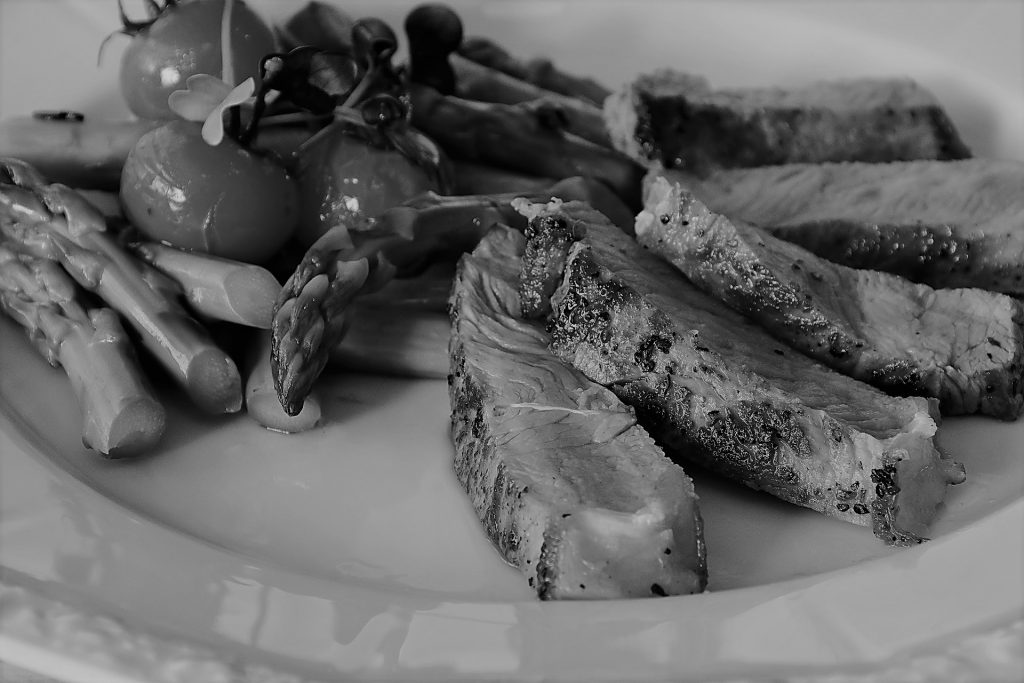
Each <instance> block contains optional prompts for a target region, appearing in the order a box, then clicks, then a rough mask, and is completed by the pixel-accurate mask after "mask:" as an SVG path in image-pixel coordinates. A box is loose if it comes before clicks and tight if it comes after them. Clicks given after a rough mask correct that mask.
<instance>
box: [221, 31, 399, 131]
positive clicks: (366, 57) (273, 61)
mask: <svg viewBox="0 0 1024 683" xmlns="http://www.w3.org/2000/svg"><path fill="white" fill-rule="evenodd" d="M351 38H352V41H351V42H352V49H351V50H350V51H345V52H340V51H331V50H323V49H320V48H317V47H312V46H300V47H296V48H294V49H293V50H291V51H289V52H286V53H276V54H271V55H267V56H266V57H265V58H264V59H263V62H262V64H261V67H260V75H261V81H260V86H259V88H258V89H257V91H256V95H255V104H254V107H253V117H252V118H251V119H250V121H249V124H248V126H246V130H245V131H244V132H243V133H242V135H241V140H242V141H243V142H245V141H250V140H251V139H252V138H254V137H255V136H256V135H257V131H258V125H259V120H260V117H261V116H262V114H263V112H264V111H265V109H266V105H267V101H268V98H269V97H270V96H271V94H272V93H273V94H275V95H276V97H277V99H278V100H284V101H287V102H289V103H291V104H292V105H294V106H295V107H298V108H299V109H302V110H304V111H307V112H309V113H311V114H313V115H319V116H322V115H332V116H333V117H334V118H335V119H338V120H341V121H344V122H345V123H346V124H348V125H349V126H351V127H353V128H357V129H360V131H361V133H362V134H363V135H364V136H370V137H374V136H378V134H379V133H381V132H382V131H384V130H386V129H389V128H391V127H393V126H401V125H404V124H406V123H408V120H409V98H408V89H407V87H406V79H405V74H404V72H403V70H402V69H401V68H400V67H396V66H395V65H394V64H392V62H391V58H392V57H393V56H394V54H395V51H396V50H397V49H398V39H397V38H396V37H395V34H394V32H393V31H392V30H391V27H390V26H388V25H387V24H386V23H384V22H383V21H381V20H380V19H374V18H369V19H361V20H360V21H357V22H356V23H355V24H354V25H353V26H352V29H351Z"/></svg>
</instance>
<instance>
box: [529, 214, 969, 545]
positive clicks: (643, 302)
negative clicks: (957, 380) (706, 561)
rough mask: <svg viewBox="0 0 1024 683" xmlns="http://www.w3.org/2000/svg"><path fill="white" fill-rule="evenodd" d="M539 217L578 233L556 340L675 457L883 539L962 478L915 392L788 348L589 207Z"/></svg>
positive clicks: (902, 534)
mask: <svg viewBox="0 0 1024 683" xmlns="http://www.w3.org/2000/svg"><path fill="white" fill-rule="evenodd" d="M542 219H545V220H547V221H548V224H553V223H557V222H558V221H562V222H564V223H565V225H563V226H562V227H561V228H560V229H562V230H569V231H571V233H570V234H576V235H580V239H579V241H577V242H576V243H575V244H573V245H572V246H571V247H570V250H569V254H568V256H567V257H566V268H565V273H564V277H563V280H562V283H561V285H560V286H559V287H558V289H557V290H556V292H555V295H554V297H553V298H552V302H551V303H552V309H553V314H552V319H551V321H550V327H551V329H552V350H553V351H555V353H556V354H557V355H558V356H560V357H561V358H564V359H566V360H567V361H569V362H571V363H572V364H573V365H575V366H576V367H577V368H579V369H580V370H582V371H583V372H584V373H585V374H586V375H587V376H588V377H590V378H591V379H593V380H594V381H596V382H600V383H601V384H604V385H605V386H608V387H609V388H611V389H612V390H613V391H615V393H616V394H617V395H618V396H619V397H620V398H622V399H623V400H624V401H626V402H627V403H629V404H630V405H632V406H633V407H634V408H635V409H636V411H637V417H638V419H639V420H640V422H641V424H643V425H644V426H645V427H646V428H647V429H648V430H649V431H650V432H651V433H652V435H654V436H655V438H656V439H658V440H659V442H660V443H662V444H663V445H664V446H665V447H666V449H667V450H668V452H669V453H670V454H672V455H673V457H678V458H681V459H683V460H684V461H686V462H693V463H699V464H701V465H702V466H704V467H707V468H709V469H711V470H714V471H717V472H719V473H721V474H723V475H725V476H727V477H730V478H732V479H735V480H737V481H740V482H742V483H744V484H746V485H748V486H750V487H752V488H756V489H761V490H765V491H767V492H769V493H771V494H773V495H775V496H777V497H779V498H781V499H783V500H787V501H789V502H792V503H795V504H798V505H803V506H805V507H809V508H811V509H814V510H817V511H819V512H821V513H823V514H826V515H829V516H832V517H836V518H839V519H843V520H846V521H849V522H853V523H857V524H863V525H869V526H872V528H873V529H874V531H875V534H876V535H877V536H879V537H880V538H882V539H883V540H885V541H886V542H887V543H892V544H897V545H906V544H910V543H914V542H917V541H920V540H921V539H922V538H924V535H925V534H926V528H927V525H928V524H929V523H930V521H931V520H932V518H933V517H934V515H935V513H936V510H937V508H938V506H939V505H940V503H941V501H942V499H943V497H944V495H945V489H946V486H947V485H948V484H952V483H958V482H960V481H962V480H963V469H962V467H961V466H960V465H958V464H956V463H954V462H952V461H951V460H948V459H946V458H944V457H943V456H942V455H941V454H940V453H939V452H938V451H937V450H936V448H935V446H934V444H933V442H932V439H933V437H934V434H935V430H936V424H935V422H934V420H933V418H932V417H931V416H930V414H929V411H930V406H929V404H928V402H927V401H926V400H925V399H921V398H894V397H890V396H887V395H885V394H883V393H882V392H879V391H878V390H876V389H873V388H871V387H870V386H868V385H866V384H863V383H860V382H857V381H855V380H852V379H850V378H848V377H845V376H843V375H840V374H838V373H835V372H833V371H831V370H829V369H828V368H826V367H824V366H822V365H820V364H818V363H815V362H814V361H812V360H811V359H809V358H807V357H805V356H802V355H800V354H798V353H794V352H791V351H787V350H784V349H783V348H781V345H780V344H779V342H777V341H775V340H774V339H772V338H771V337H770V336H768V335H767V333H765V332H764V331H762V330H761V329H760V328H758V327H756V326H755V325H754V324H753V323H751V322H750V321H748V320H746V319H744V318H743V317H742V316H740V315H739V314H738V313H735V312H734V311H732V310H730V309H728V308H727V307H724V306H723V305H722V304H721V303H720V302H718V301H717V300H714V299H711V298H709V297H708V296H707V295H705V294H704V293H703V292H701V291H699V290H698V289H696V288H695V287H694V286H693V285H691V284H690V283H689V282H688V281H687V280H685V279H684V278H683V277H682V276H680V275H679V274H678V273H677V272H675V271H674V269H673V268H672V267H671V266H670V265H669V264H667V263H665V262H663V261H661V260H660V259H658V258H657V257H655V256H654V255H652V254H650V253H648V252H645V251H644V250H643V249H642V248H640V247H639V245H637V244H636V243H635V242H633V241H632V240H630V239H629V238H628V237H626V236H624V235H622V233H621V232H619V231H617V230H616V229H615V228H614V227H613V226H610V225H609V224H608V223H607V221H605V220H604V219H603V218H602V217H601V216H600V214H597V213H596V212H593V211H590V210H588V209H587V208H586V207H581V206H579V205H576V204H572V203H570V204H565V205H562V206H557V205H550V206H549V207H548V209H547V211H546V212H544V213H543V214H541V215H540V216H538V217H536V218H534V219H533V221H534V223H535V225H536V227H537V228H538V229H541V228H542V227H543V225H542V224H541V222H540V221H541V220H542ZM876 480H877V481H876ZM879 482H884V485H881V484H879Z"/></svg>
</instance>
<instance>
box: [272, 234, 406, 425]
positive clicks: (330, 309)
mask: <svg viewBox="0 0 1024 683" xmlns="http://www.w3.org/2000/svg"><path fill="white" fill-rule="evenodd" d="M390 271H391V266H390V264H388V263H387V262H386V261H385V260H384V259H383V257H382V256H381V254H380V253H379V251H378V250H377V249H376V248H375V247H373V246H370V247H366V248H363V249H359V248H355V247H354V246H353V245H352V242H351V239H350V238H349V235H348V231H347V230H345V229H344V228H343V227H341V226H339V227H338V228H335V229H332V230H329V231H328V232H326V233H325V234H324V235H323V236H322V237H320V239H318V240H317V241H316V242H314V243H313V245H312V246H311V247H310V248H309V250H308V251H307V252H306V255H305V256H304V257H303V259H302V262H301V263H299V266H298V267H297V268H296V270H295V272H294V273H293V274H292V275H291V277H289V278H288V281H287V282H285V284H284V287H282V289H281V294H280V295H279V296H278V299H277V302H276V303H275V306H274V318H273V321H272V325H271V330H272V332H273V349H272V352H271V356H270V363H271V369H272V372H273V375H274V386H275V388H276V389H277V395H278V398H279V399H280V401H281V406H282V407H283V408H284V411H285V412H286V413H287V414H288V415H292V416H295V415H298V414H299V412H300V411H301V410H302V404H303V400H304V399H305V397H306V395H307V394H309V391H310V389H311V388H312V386H313V382H314V380H316V378H317V377H319V376H320V373H321V372H322V371H323V369H324V366H325V365H326V364H327V356H328V352H327V350H328V349H330V348H331V347H332V346H334V345H335V344H337V343H338V341H339V340H340V339H341V337H342V336H343V334H344V331H345V315H344V313H345V309H346V308H347V307H348V304H349V303H350V302H351V301H352V299H353V298H354V297H355V296H356V294H357V293H359V292H360V291H362V290H371V291H372V290H373V289H375V288H376V287H375V286H376V285H378V284H383V283H384V282H386V281H387V280H388V279H389V278H390Z"/></svg>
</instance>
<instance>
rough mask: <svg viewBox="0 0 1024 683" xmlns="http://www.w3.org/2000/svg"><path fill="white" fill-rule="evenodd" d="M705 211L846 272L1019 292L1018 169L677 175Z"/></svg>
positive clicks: (847, 167)
mask: <svg viewBox="0 0 1024 683" xmlns="http://www.w3.org/2000/svg"><path fill="white" fill-rule="evenodd" d="M678 178H680V179H681V180H682V182H684V184H686V185H687V186H688V187H689V188H690V189H691V190H692V191H693V192H694V194H696V195H697V197H698V198H700V200H701V201H702V202H703V203H704V204H706V205H707V206H708V208H710V209H711V210H712V211H715V212H717V213H722V214H725V215H727V216H729V217H730V218H738V219H741V220H744V221H747V222H749V223H753V224H755V225H758V226H760V227H762V228H764V229H765V230H767V231H768V232H770V233H772V234H773V235H775V236H776V237H780V238H782V239H784V240H787V241H790V242H795V243H797V244H800V245H801V246H803V247H805V248H807V249H809V250H811V251H813V252H814V253H815V254H818V255H819V256H822V257H824V258H827V259H828V260H830V261H835V262H836V263H842V264H843V265H847V266H851V267H853V268H872V269H875V270H883V271H886V272H890V273H896V274H898V275H902V276H904V277H906V278H908V279H910V280H913V281H914V282H923V283H925V284H927V285H931V286H932V287H980V288H982V289H990V290H993V291H996V292H1004V293H1006V294H1013V295H1016V296H1022V295H1024V192H1022V188H1024V164H1022V163H1021V162H1019V161H997V160H992V159H970V160H965V161H951V162H935V161H932V162H929V161H916V162H908V163H893V164H855V163H849V164H793V165H789V166H777V167H770V168H769V167H766V168H756V169H736V170H732V171H719V172H716V173H714V174H712V175H710V176H708V177H706V178H703V179H700V178H696V177H694V176H692V175H690V174H686V175H680V176H678Z"/></svg>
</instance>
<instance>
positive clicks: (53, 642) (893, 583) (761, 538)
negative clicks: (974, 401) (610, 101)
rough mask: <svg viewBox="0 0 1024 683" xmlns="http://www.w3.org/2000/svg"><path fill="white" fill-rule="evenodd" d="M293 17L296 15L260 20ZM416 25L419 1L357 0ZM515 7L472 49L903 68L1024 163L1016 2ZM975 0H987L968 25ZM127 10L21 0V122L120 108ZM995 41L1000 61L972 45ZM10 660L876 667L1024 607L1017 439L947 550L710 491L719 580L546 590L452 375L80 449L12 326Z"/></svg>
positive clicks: (0, 411) (2, 614)
mask: <svg viewBox="0 0 1024 683" xmlns="http://www.w3.org/2000/svg"><path fill="white" fill-rule="evenodd" d="M254 4H255V5H256V6H257V7H258V8H259V9H260V10H261V11H263V12H264V13H265V14H267V15H268V16H271V17H280V16H282V15H285V14H286V13H287V11H288V9H289V7H290V8H291V9H294V8H295V7H297V5H291V6H287V5H284V4H280V3H273V2H269V1H266V2H258V3H254ZM347 7H348V8H350V9H351V10H352V11H353V13H354V14H356V15H366V14H371V13H374V14H378V15H381V16H384V17H385V18H388V19H393V20H394V23H393V25H396V26H400V22H401V17H403V16H404V14H405V11H406V10H407V9H408V5H402V4H385V5H379V4H378V5H370V4H367V3H363V4H359V3H349V4H348V5H347ZM941 7H942V8H943V9H942V11H941V12H937V11H934V10H933V9H932V8H931V7H930V5H929V4H927V3H922V2H914V3H896V4H890V3H877V4H876V3H870V2H869V3H864V2H857V3H841V2H829V3H814V4H812V3H792V4H786V3H777V2H741V1H733V2H728V3H719V4H712V3H710V2H708V3H700V2H681V3H649V4H644V3H632V2H631V3H583V2H561V3H525V4H524V3H506V2H490V3H478V4H472V5H466V6H460V10H461V13H462V15H463V18H464V21H465V24H466V26H467V32H469V33H477V34H486V35H490V36H493V37H497V38H499V39H501V40H502V41H503V42H504V43H506V44H507V45H508V46H509V47H510V48H512V49H513V51H515V52H518V53H520V54H524V55H538V54H547V55H550V56H552V57H554V58H555V59H556V60H557V61H558V62H559V63H560V64H561V65H562V66H563V67H564V68H565V69H567V70H571V71H576V72H579V73H587V74H593V75H595V76H597V77H599V78H601V79H602V80H604V81H605V82H606V83H607V84H609V85H612V86H615V85H618V84H619V83H621V82H623V81H625V80H626V79H628V78H630V77H631V76H632V75H634V74H635V73H636V72H638V71H640V70H645V69H651V68H654V67H658V66H664V65H674V66H677V67H681V68H685V69H688V70H691V71H694V72H698V73H703V74H705V75H707V76H709V77H710V78H711V80H712V82H714V83H715V84H718V85H756V84H780V85H787V84H790V85H792V84H799V83H804V82H806V81H809V80H813V79H816V78H824V77H838V76H859V75H878V76H881V75H908V76H912V77H915V78H917V79H918V80H920V81H921V82H922V83H923V84H924V85H926V86H927V87H929V88H930V89H932V90H933V92H935V93H936V95H937V96H938V97H939V99H940V100H941V101H942V102H943V104H944V105H945V106H946V107H947V109H948V110H949V112H950V114H951V116H952V118H953V119H954V121H955V122H956V124H957V125H958V126H959V127H960V130H961V132H962V133H963V136H964V137H965V139H966V141H967V142H968V144H969V145H970V146H971V147H972V148H973V149H974V150H975V152H976V153H977V154H978V155H979V156H993V157H1009V158H1017V159H1024V130H1022V124H1021V122H1022V121H1024V95H1022V93H1021V90H1020V87H1021V83H1024V74H1022V73H1021V70H1022V69H1024V67H1022V66H1021V65H1022V64H1024V54H1022V50H1024V47H1022V41H1021V28H1020V27H1021V26H1022V25H1024V24H1022V21H1024V5H1021V4H1020V3H1019V2H1005V3H1000V2H989V3H982V4H981V5H970V4H969V3H962V4H958V3H943V4H942V5H941ZM974 8H978V9H977V11H975V9H974ZM116 21H117V12H116V4H115V2H114V1H113V0H110V1H109V2H107V1H103V2H98V1H97V2H56V1H54V2H28V1H27V0H5V1H4V2H3V3H0V115H3V116H9V115H14V114H24V113H27V112H29V111H31V110H33V109H67V108H77V109H81V110H83V111H85V112H87V113H88V114H91V115H98V116H124V115H125V110H124V108H123V105H122V104H121V102H120V100H119V97H118V95H117V91H116V67H117V59H118V52H119V50H120V49H121V46H122V43H118V42H117V40H118V39H115V42H114V43H113V44H112V45H111V49H110V51H109V53H108V54H107V55H106V56H105V58H104V61H103V63H102V64H101V66H99V67H97V66H96V60H95V55H96V52H95V49H96V46H97V45H98V44H99V42H100V40H101V39H102V38H103V36H104V35H105V34H106V33H107V32H108V31H109V30H110V29H111V28H113V27H114V25H115V23H116ZM981 44H984V46H985V48H986V49H985V50H979V49H977V47H978V46H979V45H981ZM0 349H2V351H0V468H2V469H0V646H2V647H3V655H2V657H4V658H6V659H7V660H8V661H11V662H12V663H14V664H18V665H20V666H23V667H26V668H30V669H37V670H41V671H46V672H48V673H50V674H52V675H58V676H62V677H65V678H68V679H70V680H105V681H112V680H123V681H143V680H192V681H195V680H230V677H231V676H236V677H240V678H241V677H245V678H248V679H250V680H264V681H276V680H280V681H302V680H336V679H339V678H344V679H345V680H363V679H366V680H377V679H386V680H392V679H401V680H433V679H436V680H480V679H501V680H539V679H544V680H587V681H593V680H602V679H603V680H658V679H672V680H698V679H706V678H709V677H710V678H739V677H754V676H768V675H794V674H813V673H816V672H825V671H832V672H834V671H863V670H870V669H871V668H872V667H876V666H882V665H884V664H886V663H890V662H892V661H899V660H900V659H902V658H906V657H909V656H911V655H913V653H915V652H919V651H921V650H922V649H928V648H937V647H942V645H943V644H944V643H946V642H950V641H951V640H953V639H957V638H959V637H961V636H963V635H964V634H967V633H972V632H977V631H979V630H981V629H985V628H989V627H993V626H997V625H999V624H1004V623H1007V622H1009V621H1010V620H1011V619H1013V618H1014V617H1015V616H1016V617H1019V616H1020V615H1021V614H1022V610H1024V594H1022V587H1021V581H1020V577H1021V576H1022V575H1024V424H1022V423H1017V424H1004V423H999V422H995V421H992V420H985V419H950V420H947V421H946V422H945V423H944V424H943V425H942V427H941V429H940V435H939V441H940V445H941V446H942V447H943V448H944V449H945V450H946V451H948V452H949V453H950V454H951V455H952V456H953V457H955V458H956V459H957V460H960V461H962V462H963V463H965V465H966V467H967V471H968V475H969V481H968V482H967V483H966V484H964V485H962V486H959V487H956V488H954V489H952V490H951V491H950V495H949V499H948V503H947V506H946V509H945V510H944V511H943V512H942V514H941V516H940V518H939V519H938V521H937V522H936V524H935V526H934V538H933V540H931V541H930V542H928V543H926V544H923V545H921V546H919V547H915V548H910V549H903V550H894V549H889V548H886V547H884V546H882V545H881V544H880V543H879V542H878V541H876V539H874V538H873V537H872V535H871V534H870V532H869V531H867V530H866V529H863V528H860V527H854V526H850V525H846V524H843V523H841V522H835V521H831V520H828V519H825V518H823V517H820V516H818V515H816V514H814V513H812V512H809V511H806V510H802V509H798V508H795V507H791V506H787V505H784V504H782V503H779V502H777V501H775V500H773V499H771V498H769V497H767V496H765V495H761V494H757V493H754V492H751V491H747V490H744V489H741V488H737V487H734V486H732V485H729V484H724V483H722V482H720V481H718V480H716V479H713V478H711V477H707V476H699V475H698V476H695V480H696V484H697V486H698V490H699V492H700V495H701V502H702V509H703V513H704V516H705V519H706V537H707V544H708V563H709V570H710V573H711V583H710V591H709V592H707V593H705V594H703V595H698V596H689V597H678V598H666V599H651V600H642V601H614V602H593V603H540V602H538V601H536V600H535V599H534V598H533V596H532V594H531V592H530V591H529V590H528V589H527V587H526V584H525V581H524V580H523V578H522V577H521V575H520V574H519V573H518V572H517V571H515V570H513V569H511V568H510V567H508V566H507V565H505V564H504V563H503V562H502V561H501V559H500V558H499V556H498V555H497V554H496V553H495V552H494V551H493V550H492V549H491V547H490V546H489V544H488V542H487V540H486V539H485V538H484V536H483V534H482V533H481V531H480V529H479V525H478V523H477V521H476V518H475V516H474V514H473V513H472V510H471V509H470V507H469V504H468V502H467V501H466V500H465V498H464V496H463V494H462V493H461V491H460V489H459V485H458V483H457V482H456V480H455V478H454V475H453V473H452V469H451V458H452V447H451V444H450V441H449V437H448V399H447V394H446V387H445V383H444V382H442V381H407V380H398V379H388V378H381V377H373V376H360V375H334V376H332V377H330V378H329V379H328V380H327V381H326V383H325V386H324V393H325V396H326V420H325V424H324V425H323V426H322V427H321V428H318V429H316V430H314V431H311V432H308V433H305V434H300V435H294V436H283V435H280V434H274V433H269V432H267V431H265V430H263V429H261V428H260V427H258V426H257V425H256V424H255V423H254V422H252V421H250V420H249V419H248V418H246V417H245V416H236V417H232V418H228V419H208V418H204V417H201V416H199V415H197V414H196V413H195V412H193V411H192V410H190V409H189V408H188V407H186V406H184V405H183V404H182V403H181V402H180V401H179V400H178V399H177V398H175V397H174V396H173V395H172V394H171V392H168V394H167V395H168V401H169V402H170V404H171V413H170V417H169V420H170V422H169V429H168V434H167V437H166V439H165V442H164V443H163V444H162V446H161V447H160V449H159V452H155V453H153V454H152V455H150V456H147V457H144V458H141V459H138V460H134V461H131V462H111V461H105V460H103V459H100V458H98V457H96V456H95V455H94V454H92V453H90V452H88V451H86V450H84V449H83V447H82V446H81V443H80V438H79V416H78V413H77V410H76V406H75V402H74V398H73V396H72V395H71V393H70V391H69V387H68V384H67V382H66V380H65V378H64V376H63V374H62V373H61V372H60V371H58V370H53V369H51V368H50V367H49V366H47V365H46V364H45V362H44V361H43V360H42V359H41V358H40V357H39V356H38V355H37V354H36V353H35V352H34V350H33V349H32V348H31V347H30V346H29V345H28V343H27V341H26V340H25V339H24V336H23V334H22V332H21V331H20V330H19V329H17V328H16V327H14V326H13V325H12V324H10V323H9V322H7V321H6V320H3V321H0Z"/></svg>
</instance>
